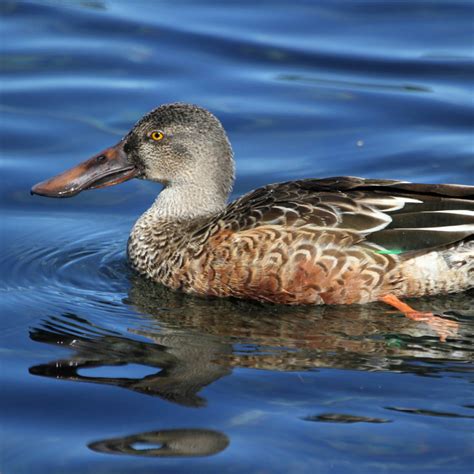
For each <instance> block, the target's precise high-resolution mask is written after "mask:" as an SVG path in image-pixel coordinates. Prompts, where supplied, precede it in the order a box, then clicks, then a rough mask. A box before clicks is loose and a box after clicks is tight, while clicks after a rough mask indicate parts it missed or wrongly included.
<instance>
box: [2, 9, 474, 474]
mask: <svg viewBox="0 0 474 474" xmlns="http://www.w3.org/2000/svg"><path fill="white" fill-rule="evenodd" d="M473 10H474V9H473V6H472V3H470V2H456V1H437V2H429V1H423V2H402V1H401V2H392V1H391V2H373V1H357V2H355V1H354V2H349V1H320V2H310V1H300V2H289V1H288V0H277V1H266V0H263V1H259V2H246V1H242V0H240V1H227V2H219V3H218V2H212V1H209V0H206V1H199V2H195V1H191V0H187V1H185V0H179V1H174V2H162V1H153V2H152V1H144V0H139V1H133V2H132V1H129V2H127V1H114V2H113V1H103V0H92V1H76V0H70V1H61V2H60V1H53V0H50V1H8V0H5V1H3V2H2V3H1V11H2V30H1V31H2V33H1V34H2V50H3V59H2V76H1V78H2V96H1V111H2V114H3V118H2V121H1V122H0V137H1V151H2V153H1V154H2V163H3V171H2V187H1V194H2V200H1V206H2V213H3V220H2V244H3V252H2V255H1V257H0V265H1V275H2V277H1V290H2V300H1V305H2V309H1V315H2V316H1V319H0V324H1V329H2V331H1V334H2V337H1V339H2V342H1V356H2V363H1V375H2V389H1V391H0V398H1V402H2V422H1V433H0V436H1V440H0V445H1V450H0V470H1V471H2V472H4V473H6V474H7V473H15V474H17V473H20V474H21V473H31V472H35V473H36V472H48V473H49V474H53V473H63V472H71V473H84V472H91V473H92V472H93V473H102V472H104V473H105V472H110V473H112V472H113V473H128V472H140V473H148V472H150V473H151V472H183V471H184V472H216V473H222V472H242V471H244V472H259V473H260V472H272V473H274V472H276V473H279V472H281V473H286V472H308V473H309V472H311V473H312V472H321V473H326V472H327V473H331V472H335V473H339V472H341V473H342V472H344V473H345V472H356V473H366V472H370V471H374V472H387V473H388V472H390V473H392V472H403V473H406V472H415V471H416V472H426V473H446V472H451V473H468V472H471V471H472V460H473V458H474V448H473V446H474V438H473V434H472V433H473V426H474V404H473V398H474V397H473V390H472V382H473V380H474V379H473V364H472V361H473V359H474V318H473V316H474V303H473V296H474V295H473V293H472V292H471V293H470V294H468V293H465V294H459V295H452V296H447V297H436V298H423V299H419V300H413V301H411V304H412V305H414V306H416V307H417V308H418V309H420V310H426V311H435V312H437V313H438V314H442V315H445V317H447V318H450V319H452V320H455V321H457V322H458V323H459V325H460V330H459V335H458V336H457V337H456V338H451V339H448V341H447V342H446V343H444V344H443V343H440V341H439V340H438V339H437V337H436V334H434V333H433V332H432V331H431V330H430V329H429V328H428V327H426V326H425V325H423V324H422V323H419V324H415V323H413V322H411V321H408V320H406V319H404V318H403V317H401V315H400V314H398V313H397V312H394V311H392V310H390V308H387V307H386V306H384V305H382V304H377V303H375V304H370V305H365V306H350V307H325V308H306V307H304V308H303V307H300V308H286V307H278V306H270V305H259V304H254V303H249V302H239V301H230V300H216V299H199V298H193V297H189V296H184V295H180V294H176V293H174V292H172V291H169V290H167V289H164V288H161V287H158V286H156V285H154V284H152V283H150V282H149V281H147V280H145V279H143V278H141V277H138V276H137V275H135V274H133V272H131V270H130V269H129V267H128V265H127V262H126V257H125V245H126V241H127V237H128V233H129V230H130V227H131V226H132V225H133V222H134V221H135V219H136V218H137V217H138V215H139V214H140V213H141V212H143V211H144V210H145V209H146V208H147V207H148V206H149V205H150V203H151V202H152V201H153V199H154V197H155V195H156V194H157V192H158V191H159V189H160V188H159V186H156V185H154V184H152V183H146V182H143V181H136V180H135V181H133V182H128V183H126V184H123V185H121V186H117V187H113V188H107V189H103V190H97V191H89V192H85V193H82V194H80V195H79V196H77V197H75V198H74V199H70V200H52V199H41V198H39V197H37V196H30V195H29V189H30V187H31V185H32V184H33V183H35V182H37V181H40V180H42V179H44V178H45V177H48V176H50V175H53V174H56V173H57V172H59V171H61V170H63V169H65V168H67V167H70V166H72V165H73V164H75V163H77V162H78V161H80V160H83V159H85V158H87V157H89V156H91V155H92V154H94V153H96V152H97V151H99V150H101V149H103V148H104V147H106V146H108V145H111V144H113V143H115V142H116V141H118V140H119V139H120V137H121V136H122V134H123V133H125V132H126V131H127V130H128V128H129V127H130V126H131V125H132V124H133V123H134V122H135V121H136V120H137V119H138V118H139V117H140V116H141V115H142V114H143V113H145V112H147V111H148V110H150V109H151V108H153V107H155V106H157V105H159V104H161V103H167V102H174V101H185V102H194V103H197V104H199V105H202V106H204V107H207V108H209V109H210V110H212V111H213V112H214V113H215V114H217V115H218V116H219V117H220V118H221V120H222V122H223V124H224V126H225V127H226V129H227V130H228V133H229V137H230V139H231V141H232V143H233V146H234V151H235V154H236V161H237V170H238V177H237V181H236V185H235V188H234V194H233V197H235V196H238V195H240V194H242V193H244V192H246V191H249V190H251V189H253V188H255V187H257V186H259V185H263V184H266V183H269V182H275V181H280V180H288V179H293V178H302V177H317V176H320V177H323V176H331V175H333V176H334V175H344V174H345V175H355V176H367V177H381V178H397V179H406V180H416V181H424V182H455V183H467V184H472V183H473V181H474V180H473V176H474V160H473V151H474V150H473V148H474V143H473V136H472V130H473V124H474V113H473V112H474V104H473V99H472V97H473V95H472V94H473V89H472V84H473V82H472V81H473V72H474V62H473V54H472V46H473V38H474V26H473V22H472V18H473V13H474V11H473Z"/></svg>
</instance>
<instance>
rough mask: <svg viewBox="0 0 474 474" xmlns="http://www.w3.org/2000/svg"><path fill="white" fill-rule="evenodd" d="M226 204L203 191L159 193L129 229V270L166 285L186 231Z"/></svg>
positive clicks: (224, 198)
mask: <svg viewBox="0 0 474 474" xmlns="http://www.w3.org/2000/svg"><path fill="white" fill-rule="evenodd" d="M226 201H227V196H225V195H223V194H222V193H216V192H215V191H214V192H212V190H211V189H209V188H207V187H197V186H196V187H194V186H192V185H191V186H190V185H187V186H186V187H183V188H181V187H180V186H177V185H175V186H168V187H166V188H165V189H163V190H162V191H161V193H160V194H159V195H158V197H157V198H156V200H155V202H154V203H153V205H152V206H151V207H150V209H148V211H146V212H145V213H144V214H143V215H142V216H141V217H140V218H139V219H138V221H137V222H136V223H135V225H134V227H133V229H132V232H131V234H130V238H129V240H128V257H129V260H130V262H131V264H132V266H133V267H134V268H135V269H136V270H137V271H139V272H140V273H143V274H146V275H148V276H149V277H152V278H155V279H157V280H158V281H162V282H164V283H165V284H166V281H167V280H166V278H167V277H168V276H169V275H168V274H169V273H170V272H171V270H170V265H171V266H173V265H174V260H173V258H174V257H176V256H179V254H180V252H182V251H183V249H184V248H185V247H186V246H187V245H188V244H189V238H188V237H189V231H190V229H192V228H195V227H196V225H199V223H200V222H205V221H206V220H208V219H210V218H211V217H212V216H213V215H216V214H218V213H219V212H220V211H222V210H223V209H224V208H225V205H226ZM165 280H166V281H165Z"/></svg>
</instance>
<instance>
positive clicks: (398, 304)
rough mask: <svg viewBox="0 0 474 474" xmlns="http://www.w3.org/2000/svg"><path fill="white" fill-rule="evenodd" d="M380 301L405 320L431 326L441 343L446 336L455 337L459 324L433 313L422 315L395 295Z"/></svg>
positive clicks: (384, 297)
mask: <svg viewBox="0 0 474 474" xmlns="http://www.w3.org/2000/svg"><path fill="white" fill-rule="evenodd" d="M380 301H383V302H384V303H387V304H389V305H390V306H393V307H395V308H397V309H398V310H399V311H401V312H402V313H403V314H404V315H405V316H406V317H407V318H410V319H413V320H414V321H422V322H424V323H426V324H428V325H429V326H431V327H432V328H433V329H434V330H435V331H436V333H437V334H438V336H439V340H440V341H441V342H445V341H446V338H447V337H448V336H455V335H456V334H457V332H458V328H459V324H458V323H456V322H454V321H450V320H449V319H444V318H440V317H439V316H435V315H434V314H433V313H423V312H420V311H416V310H415V309H413V308H412V307H411V306H408V305H407V304H406V303H404V302H403V301H400V300H399V299H398V298H397V297H396V296H395V295H386V296H382V297H381V298H380Z"/></svg>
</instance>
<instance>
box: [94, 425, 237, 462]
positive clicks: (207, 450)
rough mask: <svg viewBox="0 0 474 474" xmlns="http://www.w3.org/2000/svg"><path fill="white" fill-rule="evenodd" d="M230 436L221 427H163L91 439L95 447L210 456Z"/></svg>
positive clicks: (159, 454)
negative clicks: (113, 436) (127, 434)
mask: <svg viewBox="0 0 474 474" xmlns="http://www.w3.org/2000/svg"><path fill="white" fill-rule="evenodd" d="M228 445H229V438H227V436H226V435H224V434H223V433H220V432H219V431H213V430H204V429H184V430H163V431H150V432H147V433H138V434H134V435H130V436H123V437H121V438H110V439H105V440H102V441H96V442H94V443H90V444H89V445H88V446H89V448H90V449H92V450H93V451H97V452H99V453H105V454H128V455H134V456H147V457H196V456H211V455H213V454H217V453H219V452H220V451H223V450H224V449H225V448H227V446H228Z"/></svg>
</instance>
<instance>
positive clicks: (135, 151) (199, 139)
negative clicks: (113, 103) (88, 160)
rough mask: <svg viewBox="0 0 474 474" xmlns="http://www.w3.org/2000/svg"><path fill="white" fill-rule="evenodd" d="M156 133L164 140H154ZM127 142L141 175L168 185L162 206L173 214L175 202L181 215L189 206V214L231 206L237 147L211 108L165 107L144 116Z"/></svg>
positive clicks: (163, 193) (177, 104) (126, 144)
mask: <svg viewBox="0 0 474 474" xmlns="http://www.w3.org/2000/svg"><path fill="white" fill-rule="evenodd" d="M153 132H159V133H160V135H161V134H162V139H160V140H153V138H152V137H153ZM124 142H125V143H124V149H125V150H126V152H127V154H128V155H129V158H130V160H131V161H132V162H134V163H135V164H136V165H137V167H138V168H139V169H140V177H141V178H142V179H148V180H151V181H157V182H159V183H162V184H164V185H165V187H166V189H165V191H166V192H165V191H163V192H162V193H161V195H160V198H159V199H160V205H161V207H166V208H167V209H168V211H169V212H170V211H171V207H170V206H175V207H176V209H177V210H178V208H179V209H180V211H179V214H180V215H181V214H183V212H184V207H185V206H188V207H189V209H188V212H186V213H185V214H186V215H192V214H196V213H197V214H209V213H211V212H215V211H216V210H219V209H222V208H223V207H224V206H225V203H226V201H227V197H228V195H229V193H230V190H231V188H232V184H233V181H234V160H233V154H232V148H231V146H230V143H229V140H228V139H227V135H226V133H225V131H224V128H223V127H222V125H221V123H220V122H219V120H218V119H217V118H216V117H215V116H214V115H213V114H211V113H210V112H209V111H207V110H205V109H203V108H201V107H198V106H195V105H190V104H181V103H176V104H167V105H162V106H160V107H158V108H156V109H154V110H152V111H151V112H150V113H148V114H147V115H145V116H144V117H143V118H142V119H140V120H139V121H138V122H137V123H136V124H135V126H134V127H133V129H132V130H131V131H130V133H129V134H128V135H127V136H126V137H125V138H124ZM167 196H169V197H170V198H171V196H172V202H171V201H170V198H169V199H166V197H167ZM168 201H169V202H168Z"/></svg>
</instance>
